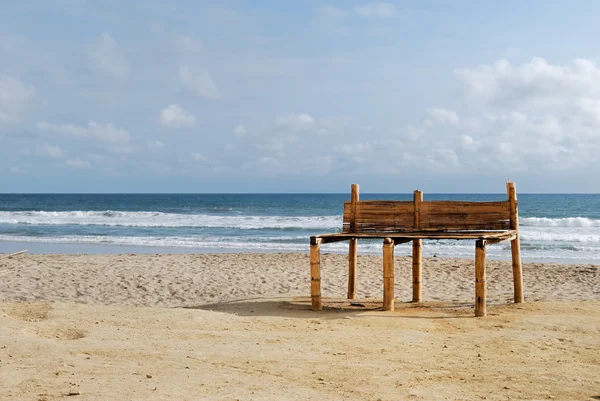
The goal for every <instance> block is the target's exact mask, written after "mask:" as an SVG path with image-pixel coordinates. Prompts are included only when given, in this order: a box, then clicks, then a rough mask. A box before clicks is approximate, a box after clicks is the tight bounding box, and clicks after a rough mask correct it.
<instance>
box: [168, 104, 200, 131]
mask: <svg viewBox="0 0 600 401" xmlns="http://www.w3.org/2000/svg"><path fill="white" fill-rule="evenodd" d="M160 123H161V124H162V125H163V126H165V127H169V128H184V127H191V126H192V125H194V124H195V123H196V117H194V116H193V115H191V114H189V113H186V112H185V111H183V110H182V109H181V107H179V106H178V105H176V104H171V105H169V106H167V107H165V108H164V109H163V110H162V111H161V112H160Z"/></svg>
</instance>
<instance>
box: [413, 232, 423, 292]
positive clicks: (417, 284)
mask: <svg viewBox="0 0 600 401" xmlns="http://www.w3.org/2000/svg"><path fill="white" fill-rule="evenodd" d="M422 246H423V240H421V239H415V240H413V245H412V278H413V297H412V300H413V302H421V299H422V298H421V295H422V291H421V271H422V268H421V266H422V260H423V257H422Z"/></svg>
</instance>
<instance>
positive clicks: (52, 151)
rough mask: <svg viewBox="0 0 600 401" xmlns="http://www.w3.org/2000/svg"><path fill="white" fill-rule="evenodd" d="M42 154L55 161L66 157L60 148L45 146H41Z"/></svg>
mask: <svg viewBox="0 0 600 401" xmlns="http://www.w3.org/2000/svg"><path fill="white" fill-rule="evenodd" d="M40 152H41V153H42V154H44V155H46V156H49V157H53V158H55V159H58V158H61V157H63V156H64V152H63V150H62V149H61V147H60V146H57V145H50V144H47V143H45V144H43V145H42V146H40Z"/></svg>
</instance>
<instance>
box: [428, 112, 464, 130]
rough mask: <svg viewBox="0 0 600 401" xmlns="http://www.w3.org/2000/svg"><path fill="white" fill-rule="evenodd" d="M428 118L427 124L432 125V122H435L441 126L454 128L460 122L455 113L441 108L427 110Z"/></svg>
mask: <svg viewBox="0 0 600 401" xmlns="http://www.w3.org/2000/svg"><path fill="white" fill-rule="evenodd" d="M428 118H429V120H428V122H427V123H428V124H433V122H434V121H435V122H438V123H440V124H443V125H455V126H456V125H458V123H459V121H460V119H459V118H458V115H457V114H456V112H454V111H451V110H446V109H442V108H434V109H431V110H429V113H428Z"/></svg>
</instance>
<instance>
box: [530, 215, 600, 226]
mask: <svg viewBox="0 0 600 401" xmlns="http://www.w3.org/2000/svg"><path fill="white" fill-rule="evenodd" d="M519 224H520V225H521V226H532V227H600V220H594V219H588V218H587V217H563V218H555V219H551V218H548V217H521V218H520V220H519Z"/></svg>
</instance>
